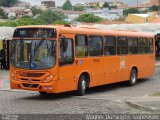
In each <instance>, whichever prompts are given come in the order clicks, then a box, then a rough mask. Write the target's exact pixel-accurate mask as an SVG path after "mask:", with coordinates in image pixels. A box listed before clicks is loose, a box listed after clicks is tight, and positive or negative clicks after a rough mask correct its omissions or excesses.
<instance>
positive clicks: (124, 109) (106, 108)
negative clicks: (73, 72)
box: [0, 67, 160, 119]
mask: <svg viewBox="0 0 160 120" xmlns="http://www.w3.org/2000/svg"><path fill="white" fill-rule="evenodd" d="M0 72H1V73H2V74H0V113H10V114H76V113H77V114H84V113H85V114H87V113H94V114H95V113H97V114H106V113H116V114H118V113H120V114H126V113H128V114H131V113H132V114H136V113H137V114H138V113H141V114H143V113H157V111H152V110H147V109H145V108H144V109H142V108H143V107H141V108H139V106H138V107H137V106H136V105H137V104H136V105H133V104H127V102H132V101H133V102H132V103H138V104H141V105H144V106H147V105H148V103H150V104H149V105H151V104H152V103H153V102H152V101H148V103H147V102H146V101H145V102H144V101H142V100H141V98H142V97H143V98H144V99H148V98H147V97H148V96H149V95H151V94H153V93H155V92H159V91H160V87H159V85H160V80H159V78H160V67H157V68H156V72H155V75H154V76H153V77H151V78H148V79H143V80H141V81H139V82H138V84H137V85H136V86H133V87H128V86H127V85H126V84H125V83H118V84H111V85H105V86H100V87H96V88H92V89H90V90H89V91H88V92H87V94H86V96H76V95H75V93H74V92H71V93H64V94H58V95H50V96H40V95H39V94H38V93H37V92H30V91H15V90H10V89H9V81H8V79H9V76H8V74H9V72H7V71H0ZM145 97H146V98H145ZM137 99H139V101H137ZM144 99H143V100H144ZM157 99H159V97H158V98H157ZM159 100H160V99H159ZM159 100H158V101H156V102H157V104H159ZM156 102H155V103H156ZM152 106H155V104H152ZM158 113H160V112H158ZM28 117H29V116H26V118H28ZM72 117H73V116H72ZM72 117H71V118H72ZM69 119H70V118H69ZM72 119H73V118H72Z"/></svg>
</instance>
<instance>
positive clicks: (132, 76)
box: [128, 69, 137, 86]
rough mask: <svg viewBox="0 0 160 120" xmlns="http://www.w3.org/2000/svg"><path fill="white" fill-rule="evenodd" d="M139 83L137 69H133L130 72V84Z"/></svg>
mask: <svg viewBox="0 0 160 120" xmlns="http://www.w3.org/2000/svg"><path fill="white" fill-rule="evenodd" d="M136 83H137V70H136V69H132V70H131V74H130V80H129V82H128V84H129V86H134V85H135V84H136Z"/></svg>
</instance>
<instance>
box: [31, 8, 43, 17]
mask: <svg viewBox="0 0 160 120" xmlns="http://www.w3.org/2000/svg"><path fill="white" fill-rule="evenodd" d="M31 11H32V14H33V16H35V15H37V14H41V13H42V12H43V11H42V10H41V9H38V8H36V7H32V8H31Z"/></svg>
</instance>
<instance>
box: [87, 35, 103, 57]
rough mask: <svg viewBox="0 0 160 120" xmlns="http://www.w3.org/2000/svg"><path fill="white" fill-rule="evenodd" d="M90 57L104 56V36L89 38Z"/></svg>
mask: <svg viewBox="0 0 160 120" xmlns="http://www.w3.org/2000/svg"><path fill="white" fill-rule="evenodd" d="M88 44H89V45H88V47H89V55H90V56H101V55H103V39H102V36H89V41H88Z"/></svg>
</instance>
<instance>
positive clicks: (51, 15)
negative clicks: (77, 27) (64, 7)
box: [37, 9, 67, 24]
mask: <svg viewBox="0 0 160 120" xmlns="http://www.w3.org/2000/svg"><path fill="white" fill-rule="evenodd" d="M37 18H38V19H41V20H43V21H45V24H53V23H54V22H55V21H57V20H63V19H65V18H67V16H65V15H64V13H62V12H60V11H52V10H50V9H49V10H46V11H43V12H42V14H40V15H39V16H38V17H37Z"/></svg>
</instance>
